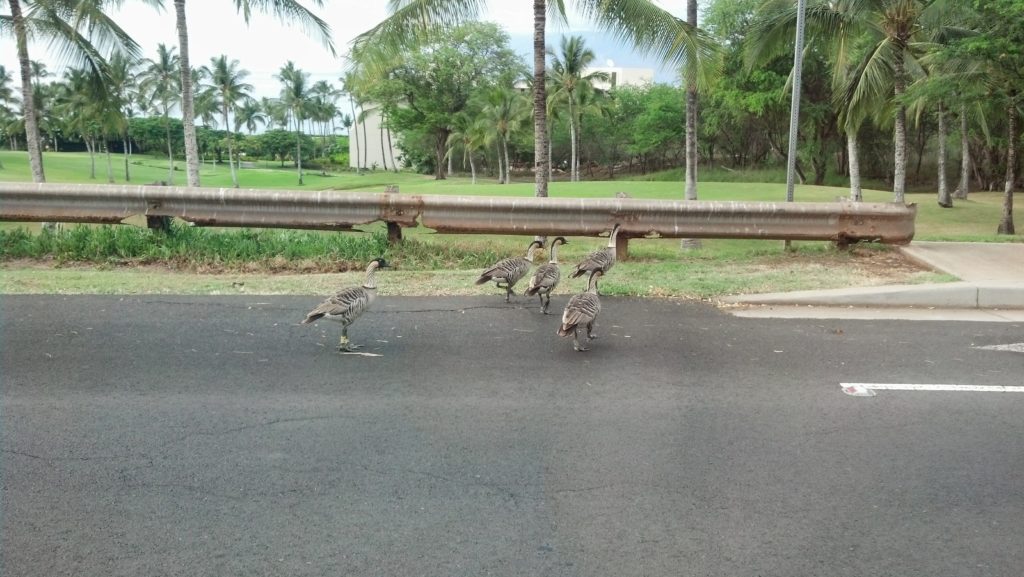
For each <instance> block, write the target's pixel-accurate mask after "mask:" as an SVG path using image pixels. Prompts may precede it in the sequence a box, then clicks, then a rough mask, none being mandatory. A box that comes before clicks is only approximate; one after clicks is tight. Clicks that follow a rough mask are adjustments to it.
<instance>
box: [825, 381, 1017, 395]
mask: <svg viewBox="0 0 1024 577" xmlns="http://www.w3.org/2000/svg"><path fill="white" fill-rule="evenodd" d="M839 386H840V387H841V388H842V390H843V392H844V393H846V394H847V395H851V396H854V397H873V396H875V391H944V392H949V391H956V392H977V393H1024V386H1016V385H929V384H911V383H839Z"/></svg>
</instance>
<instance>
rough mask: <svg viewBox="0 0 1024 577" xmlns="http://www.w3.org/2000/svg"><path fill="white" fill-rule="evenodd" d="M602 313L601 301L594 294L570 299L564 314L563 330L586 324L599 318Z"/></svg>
mask: <svg viewBox="0 0 1024 577" xmlns="http://www.w3.org/2000/svg"><path fill="white" fill-rule="evenodd" d="M599 312H601V301H600V299H598V297H597V295H596V294H594V293H580V294H578V295H575V296H573V297H572V298H571V299H569V304H567V305H565V311H563V312H562V329H563V330H567V329H570V328H572V327H574V326H576V325H580V324H586V323H589V322H591V321H593V320H594V319H596V318H597V314H598V313H599Z"/></svg>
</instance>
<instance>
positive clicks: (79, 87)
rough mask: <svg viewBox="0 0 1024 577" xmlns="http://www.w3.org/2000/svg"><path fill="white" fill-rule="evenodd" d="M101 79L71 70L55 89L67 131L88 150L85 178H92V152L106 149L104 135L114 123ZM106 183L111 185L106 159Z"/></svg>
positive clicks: (92, 72) (75, 69)
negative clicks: (87, 174) (88, 168)
mask: <svg viewBox="0 0 1024 577" xmlns="http://www.w3.org/2000/svg"><path fill="white" fill-rule="evenodd" d="M103 82H104V79H103V77H102V76H101V75H100V74H99V73H97V72H94V71H92V70H89V69H86V68H72V69H69V70H68V71H66V72H65V73H64V81H63V82H62V83H61V85H60V86H59V89H58V95H57V98H56V100H57V106H58V107H59V109H60V110H61V113H62V115H63V116H64V117H65V118H66V119H67V126H68V129H69V130H70V131H72V132H73V133H75V134H77V135H78V136H79V137H80V138H81V139H82V141H83V142H84V143H85V148H86V150H88V151H89V160H90V172H89V178H91V179H95V178H96V153H97V152H99V149H100V146H101V145H102V146H104V147H106V143H105V141H106V135H107V132H108V130H109V129H110V128H111V126H112V125H113V124H114V114H113V113H112V112H111V108H112V107H111V103H110V100H109V98H108V95H109V92H108V91H107V90H106V87H105V86H104V83H103ZM107 160H108V161H107V181H108V182H113V172H112V170H111V166H110V161H109V151H108V159H107Z"/></svg>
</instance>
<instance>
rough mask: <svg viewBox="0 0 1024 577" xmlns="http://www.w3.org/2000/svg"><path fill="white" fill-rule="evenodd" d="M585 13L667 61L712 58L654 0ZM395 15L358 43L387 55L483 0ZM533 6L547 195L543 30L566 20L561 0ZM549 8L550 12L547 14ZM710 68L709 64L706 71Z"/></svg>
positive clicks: (596, 3) (537, 168)
mask: <svg viewBox="0 0 1024 577" xmlns="http://www.w3.org/2000/svg"><path fill="white" fill-rule="evenodd" d="M576 5H577V7H578V8H579V9H580V11H581V12H582V13H583V15H584V16H585V17H587V18H589V19H590V20H592V21H594V22H596V23H597V25H598V27H599V28H601V29H603V30H606V31H611V32H612V33H614V34H615V35H616V36H618V37H619V38H620V39H624V40H628V41H629V42H630V43H631V44H632V45H633V46H634V47H635V48H636V49H637V50H638V51H640V52H641V53H643V54H657V55H659V56H661V57H663V58H664V59H665V60H666V61H667V62H678V61H680V60H684V59H685V60H686V61H688V62H711V60H709V59H708V58H707V56H708V55H709V54H710V53H711V52H713V47H712V43H711V42H710V40H708V38H707V37H706V36H703V35H702V34H700V33H699V32H698V31H697V30H696V29H694V28H693V27H691V26H689V25H688V24H686V23H685V22H683V21H681V20H679V19H678V18H676V17H674V16H672V15H671V14H670V13H669V12H668V11H666V10H664V9H662V8H660V7H659V6H658V5H657V4H655V3H654V2H653V1H651V0H617V1H616V2H608V1H607V0H577V2H576ZM390 6H391V16H389V17H388V18H387V19H385V20H384V21H383V22H381V23H379V24H377V25H376V26H375V27H373V28H371V29H370V30H368V31H366V32H364V33H362V34H360V35H359V36H358V37H357V38H356V40H355V45H356V49H357V50H358V49H359V48H360V47H364V46H375V47H377V49H378V50H380V51H381V52H382V54H383V55H385V56H386V54H387V52H391V53H394V52H398V51H401V50H403V49H406V48H408V47H411V46H415V45H416V43H417V42H418V41H419V39H420V38H421V37H422V36H423V34H425V33H428V32H429V30H430V28H431V27H433V26H439V25H440V26H452V25H456V24H459V23H462V22H466V21H470V20H478V19H479V18H480V16H481V15H482V14H483V11H484V8H485V6H486V2H484V1H483V0H401V1H397V0H396V1H392V2H390ZM532 6H533V83H532V86H533V142H534V147H533V148H534V150H533V152H534V172H535V175H536V179H535V194H536V195H537V196H547V195H548V172H549V170H548V145H549V143H548V140H547V102H548V101H547V87H546V84H545V76H546V66H545V64H546V62H545V56H546V54H547V50H546V48H545V45H544V32H545V29H546V27H547V19H548V17H549V15H550V17H552V18H554V19H555V20H558V21H561V22H565V20H566V12H565V2H564V1H562V0H552V1H551V2H547V1H546V0H532ZM549 13H550V14H549ZM706 71H707V72H708V73H710V72H711V68H710V67H709V68H708V69H707V70H706Z"/></svg>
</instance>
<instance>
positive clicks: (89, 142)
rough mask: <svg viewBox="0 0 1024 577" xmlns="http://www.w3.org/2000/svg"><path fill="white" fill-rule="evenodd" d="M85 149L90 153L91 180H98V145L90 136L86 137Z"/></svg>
mask: <svg viewBox="0 0 1024 577" xmlns="http://www.w3.org/2000/svg"><path fill="white" fill-rule="evenodd" d="M83 140H85V148H86V149H87V150H88V151H89V179H90V180H96V143H95V142H94V141H93V139H92V138H91V137H89V136H86V137H85V138H84V139H83Z"/></svg>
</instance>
